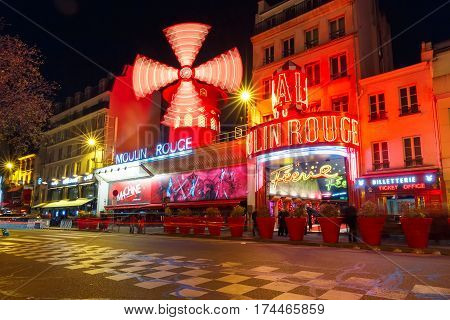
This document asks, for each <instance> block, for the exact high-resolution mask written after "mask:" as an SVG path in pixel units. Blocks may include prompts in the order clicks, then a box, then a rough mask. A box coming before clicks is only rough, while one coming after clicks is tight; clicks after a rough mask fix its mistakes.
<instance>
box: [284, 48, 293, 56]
mask: <svg viewBox="0 0 450 320" xmlns="http://www.w3.org/2000/svg"><path fill="white" fill-rule="evenodd" d="M293 54H294V48H290V49H288V50H283V58H286V57H289V56H292V55H293Z"/></svg>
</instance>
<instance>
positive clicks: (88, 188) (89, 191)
mask: <svg viewBox="0 0 450 320" xmlns="http://www.w3.org/2000/svg"><path fill="white" fill-rule="evenodd" d="M95 194H96V192H95V184H88V185H84V186H81V197H82V198H87V199H93V198H94V197H95Z"/></svg>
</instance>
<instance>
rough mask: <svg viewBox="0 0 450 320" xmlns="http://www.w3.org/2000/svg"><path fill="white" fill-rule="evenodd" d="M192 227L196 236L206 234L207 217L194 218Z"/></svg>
mask: <svg viewBox="0 0 450 320" xmlns="http://www.w3.org/2000/svg"><path fill="white" fill-rule="evenodd" d="M191 219H192V226H193V227H194V234H197V235H198V234H205V229H206V221H205V216H204V215H202V214H200V215H198V216H195V217H192V218H191Z"/></svg>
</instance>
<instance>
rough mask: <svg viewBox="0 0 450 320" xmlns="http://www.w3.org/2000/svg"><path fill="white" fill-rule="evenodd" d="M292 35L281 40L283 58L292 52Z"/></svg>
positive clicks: (293, 48) (293, 47)
mask: <svg viewBox="0 0 450 320" xmlns="http://www.w3.org/2000/svg"><path fill="white" fill-rule="evenodd" d="M294 51H295V46H294V37H292V38H289V39H287V40H284V41H283V58H286V57H289V56H291V55H293V54H294Z"/></svg>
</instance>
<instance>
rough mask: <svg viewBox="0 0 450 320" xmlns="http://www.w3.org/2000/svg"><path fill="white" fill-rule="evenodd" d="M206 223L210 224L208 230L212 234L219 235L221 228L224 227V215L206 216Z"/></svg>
mask: <svg viewBox="0 0 450 320" xmlns="http://www.w3.org/2000/svg"><path fill="white" fill-rule="evenodd" d="M206 223H207V225H208V232H209V234H210V235H212V236H216V237H219V236H220V229H221V228H222V224H223V218H222V217H208V218H206Z"/></svg>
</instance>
